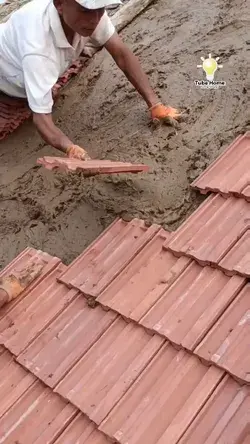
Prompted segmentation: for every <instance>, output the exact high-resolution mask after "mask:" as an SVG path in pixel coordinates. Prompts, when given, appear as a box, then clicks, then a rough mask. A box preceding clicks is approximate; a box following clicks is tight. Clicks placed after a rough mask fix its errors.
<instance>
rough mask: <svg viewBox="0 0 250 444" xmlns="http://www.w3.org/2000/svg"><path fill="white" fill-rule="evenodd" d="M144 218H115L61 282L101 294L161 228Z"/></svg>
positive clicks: (64, 275)
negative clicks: (146, 222) (129, 219)
mask: <svg viewBox="0 0 250 444" xmlns="http://www.w3.org/2000/svg"><path fill="white" fill-rule="evenodd" d="M159 229H160V227H159V225H152V226H151V227H150V228H147V227H146V226H145V224H144V222H143V221H141V220H139V219H134V220H133V221H131V222H129V223H126V222H124V221H122V220H117V221H115V222H114V223H113V224H112V225H111V226H110V227H109V229H108V230H106V231H105V232H104V233H103V234H102V235H101V236H100V237H99V238H98V239H97V240H96V241H95V242H94V243H93V244H92V245H90V247H89V248H87V250H85V251H84V252H83V253H82V254H81V255H80V256H79V257H78V258H77V259H76V260H75V261H74V262H73V263H72V264H71V265H70V266H69V267H68V268H67V270H66V272H65V273H63V274H62V275H61V276H60V282H63V283H64V284H66V285H68V286H69V287H73V288H77V289H79V290H80V291H81V292H83V293H84V294H85V295H86V296H92V297H97V296H98V295H99V294H100V293H101V291H103V290H104V289H105V288H106V287H107V285H108V284H110V282H112V280H113V279H114V278H115V277H116V276H117V275H118V274H119V273H120V272H121V271H122V270H123V268H124V267H125V266H126V265H127V264H128V263H129V262H130V261H131V260H132V259H133V258H134V257H135V256H136V255H137V254H138V253H139V252H140V250H141V249H142V248H143V247H144V246H145V245H146V244H147V243H148V242H149V241H150V240H151V239H152V238H153V237H154V236H155V234H156V233H157V232H158V231H159Z"/></svg>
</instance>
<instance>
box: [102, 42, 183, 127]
mask: <svg viewBox="0 0 250 444" xmlns="http://www.w3.org/2000/svg"><path fill="white" fill-rule="evenodd" d="M105 48H106V49H107V51H108V52H109V53H110V54H111V56H112V57H113V59H114V60H115V62H116V64H117V65H118V66H119V68H120V69H121V70H122V71H123V72H124V74H125V75H126V77H127V78H128V80H129V81H130V83H131V84H132V85H133V86H134V87H135V89H136V90H137V91H138V92H139V94H140V95H141V96H142V97H143V99H144V100H145V102H146V103H147V105H148V107H149V109H150V112H151V118H152V120H153V121H154V122H157V123H158V122H164V123H167V124H170V125H173V126H175V125H176V124H177V120H178V119H179V118H180V116H181V114H180V113H179V111H178V110H177V109H175V108H172V107H170V106H164V105H163V104H162V103H161V101H160V100H159V98H158V97H157V95H156V94H155V92H154V91H153V89H152V87H151V85H150V82H149V79H148V76H147V75H146V73H145V72H144V71H143V69H142V66H141V64H140V62H139V60H138V58H137V57H136V56H135V55H134V54H133V52H132V51H131V50H130V49H129V48H128V47H127V45H125V43H124V42H123V41H122V39H121V38H120V37H119V35H118V34H117V33H115V34H114V35H113V36H112V37H111V38H110V39H109V41H108V42H107V43H106V45H105Z"/></svg>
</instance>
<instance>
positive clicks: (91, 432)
mask: <svg viewBox="0 0 250 444" xmlns="http://www.w3.org/2000/svg"><path fill="white" fill-rule="evenodd" d="M0 381H1V382H0V399H1V403H0V442H1V443H4V444H13V443H16V444H17V443H18V444H34V443H36V444H44V443H46V444H54V443H56V444H76V443H77V444H109V443H110V441H109V440H108V439H107V438H106V437H105V435H104V434H103V433H101V432H100V431H98V430H97V428H96V427H95V425H94V424H93V423H91V422H90V421H89V419H88V418H87V417H85V416H84V415H82V414H81V413H78V411H77V410H76V409H75V407H74V406H72V405H71V404H69V403H67V401H64V400H63V399H62V398H61V397H60V396H58V395H57V394H55V393H53V391H52V390H50V389H48V388H46V387H45V386H44V385H43V384H42V383H40V382H39V381H38V380H37V378H36V377H35V376H33V375H32V374H31V373H30V372H28V371H26V370H25V369H24V368H23V367H22V366H21V365H19V364H18V363H16V362H15V361H14V359H13V355H12V354H11V353H10V352H8V351H7V350H5V349H4V348H3V347H1V346H0Z"/></svg>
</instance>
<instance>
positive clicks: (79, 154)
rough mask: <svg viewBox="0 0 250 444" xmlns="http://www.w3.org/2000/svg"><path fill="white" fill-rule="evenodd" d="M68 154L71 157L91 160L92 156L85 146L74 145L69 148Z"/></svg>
mask: <svg viewBox="0 0 250 444" xmlns="http://www.w3.org/2000/svg"><path fill="white" fill-rule="evenodd" d="M67 155H68V157H69V158H70V159H79V160H90V157H89V155H88V153H87V151H85V150H84V149H83V148H81V147H80V146H78V145H73V146H71V147H69V148H68V149H67Z"/></svg>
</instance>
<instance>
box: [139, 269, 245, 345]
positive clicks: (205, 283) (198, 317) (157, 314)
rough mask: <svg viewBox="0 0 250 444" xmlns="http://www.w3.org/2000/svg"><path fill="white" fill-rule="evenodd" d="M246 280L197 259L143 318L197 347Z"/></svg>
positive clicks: (178, 340) (171, 336)
mask: <svg viewBox="0 0 250 444" xmlns="http://www.w3.org/2000/svg"><path fill="white" fill-rule="evenodd" d="M245 282H246V280H245V279H244V278H242V277H240V276H234V277H232V278H230V277H228V276H226V275H225V274H224V273H222V271H219V270H216V269H213V268H211V267H205V268H203V267H201V266H200V265H198V264H197V263H195V262H194V261H193V262H192V263H191V264H190V265H189V266H188V267H187V268H186V269H185V270H184V271H183V273H182V274H181V275H180V276H179V277H178V278H177V280H176V281H175V282H174V283H173V285H172V286H171V287H170V288H168V289H167V290H166V291H165V292H164V294H163V295H162V297H161V298H160V299H159V301H158V302H157V303H156V304H155V305H154V306H153V307H152V308H151V310H150V311H149V312H148V313H147V314H146V316H145V317H144V318H142V320H141V321H140V324H142V325H143V326H144V327H146V328H148V329H151V330H153V331H154V332H158V333H159V334H161V335H163V336H166V338H168V339H169V340H170V341H171V342H173V343H175V344H177V345H181V346H182V347H184V348H186V349H189V350H194V349H195V347H196V346H197V345H198V344H199V342H200V341H201V340H202V339H203V338H204V336H205V335H206V333H207V332H208V331H209V330H210V328H211V327H212V326H213V325H214V323H215V322H216V321H217V320H218V318H219V317H220V316H221V314H222V313H223V312H224V311H225V309H226V308H227V307H228V305H229V304H230V303H231V302H232V300H233V299H234V298H235V297H236V295H237V294H238V293H239V291H240V290H241V289H242V287H243V285H244V283H245Z"/></svg>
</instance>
